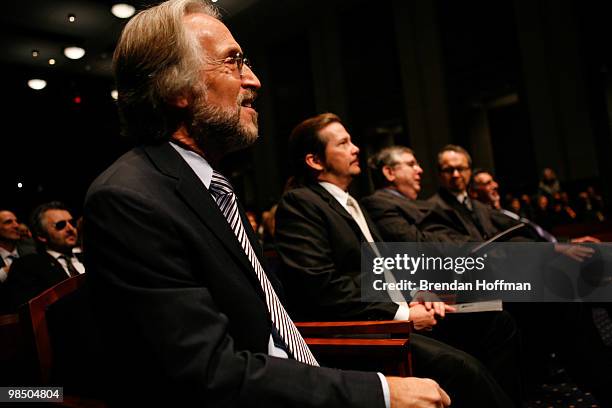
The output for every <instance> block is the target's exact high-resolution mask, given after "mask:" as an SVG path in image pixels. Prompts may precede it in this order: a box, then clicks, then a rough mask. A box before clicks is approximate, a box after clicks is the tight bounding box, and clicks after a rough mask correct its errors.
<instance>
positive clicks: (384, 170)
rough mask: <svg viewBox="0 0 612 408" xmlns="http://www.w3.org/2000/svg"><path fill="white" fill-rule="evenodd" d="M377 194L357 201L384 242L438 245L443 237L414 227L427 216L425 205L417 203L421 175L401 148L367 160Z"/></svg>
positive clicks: (412, 157)
mask: <svg viewBox="0 0 612 408" xmlns="http://www.w3.org/2000/svg"><path fill="white" fill-rule="evenodd" d="M368 163H369V166H370V168H371V170H372V178H373V179H374V184H375V185H376V187H377V190H376V191H375V192H374V194H372V195H370V196H368V197H365V198H364V199H363V200H361V204H362V205H363V206H364V207H365V209H366V210H367V212H368V214H370V216H371V217H372V219H373V220H374V222H375V223H376V226H377V227H378V229H379V230H380V233H381V235H382V238H383V239H384V240H385V241H390V242H392V241H399V242H402V241H404V242H420V241H440V240H444V238H445V237H444V236H438V235H437V234H435V233H423V232H421V231H420V230H419V229H418V228H417V227H416V225H415V224H416V223H417V222H418V221H419V220H420V219H421V218H422V217H423V215H424V213H425V212H427V209H428V206H427V203H425V202H423V201H417V196H418V194H419V192H420V191H421V174H422V173H423V169H421V166H419V163H418V162H417V160H416V158H415V157H414V152H413V151H412V150H411V149H409V148H407V147H404V146H391V147H387V148H384V149H382V150H381V151H380V152H379V153H377V154H376V155H374V156H373V157H372V158H371V159H370V160H369V162H368Z"/></svg>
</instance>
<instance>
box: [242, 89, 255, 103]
mask: <svg viewBox="0 0 612 408" xmlns="http://www.w3.org/2000/svg"><path fill="white" fill-rule="evenodd" d="M257 96H258V95H257V91H255V90H253V89H247V90H246V91H245V92H244V93H243V94H241V95H238V104H239V105H242V103H243V102H244V101H248V102H251V103H253V102H255V100H256V99H257Z"/></svg>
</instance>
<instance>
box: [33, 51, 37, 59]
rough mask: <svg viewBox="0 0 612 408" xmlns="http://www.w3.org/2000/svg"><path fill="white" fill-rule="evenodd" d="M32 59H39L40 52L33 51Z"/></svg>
mask: <svg viewBox="0 0 612 408" xmlns="http://www.w3.org/2000/svg"><path fill="white" fill-rule="evenodd" d="M32 57H34V58H36V57H38V50H32Z"/></svg>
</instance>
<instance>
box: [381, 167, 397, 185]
mask: <svg viewBox="0 0 612 408" xmlns="http://www.w3.org/2000/svg"><path fill="white" fill-rule="evenodd" d="M382 172H383V174H384V176H385V178H386V179H387V181H389V182H391V183H393V182H394V181H395V172H394V171H393V169H392V168H391V166H383V168H382Z"/></svg>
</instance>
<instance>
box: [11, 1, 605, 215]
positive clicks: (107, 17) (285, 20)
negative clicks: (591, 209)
mask: <svg viewBox="0 0 612 408" xmlns="http://www.w3.org/2000/svg"><path fill="white" fill-rule="evenodd" d="M5 4H6V6H5V7H6V9H5V11H4V12H3V15H2V17H0V31H1V32H2V37H1V41H0V46H1V47H2V48H1V49H2V50H4V52H3V54H2V56H1V57H0V63H1V64H2V73H3V76H2V78H3V82H4V83H3V88H4V92H5V97H4V102H3V104H2V106H3V108H2V129H3V132H2V136H1V142H0V146H1V154H0V191H1V196H0V207H8V208H10V209H13V210H14V211H16V212H17V214H18V215H19V216H21V217H25V216H27V214H28V213H29V211H30V210H31V209H32V208H33V206H35V205H37V204H39V203H41V202H44V201H48V200H52V199H59V200H62V201H65V202H66V203H67V204H68V205H69V206H70V208H71V209H72V210H73V211H74V212H75V213H76V214H77V215H79V214H80V211H81V206H82V201H83V198H84V195H85V192H86V189H87V187H88V185H89V184H90V183H91V181H92V180H93V179H94V178H95V177H96V176H97V175H98V174H99V173H100V172H101V171H103V170H104V169H105V168H106V167H107V166H108V165H109V164H110V163H112V162H113V161H114V160H115V159H116V158H117V157H118V156H119V155H120V154H121V153H123V152H124V151H126V150H127V149H128V148H129V143H128V142H127V141H126V140H125V139H123V138H122V137H121V136H120V131H119V125H118V119H117V113H116V109H115V102H114V100H113V99H112V98H111V96H110V92H111V90H112V89H113V80H112V74H111V67H110V60H111V57H112V52H113V48H114V44H115V42H116V40H117V37H118V35H119V33H120V30H121V28H122V26H123V24H124V21H122V20H119V19H117V18H115V17H114V16H112V15H111V14H110V6H111V4H112V3H111V2H109V1H102V0H99V1H91V0H89V1H86V0H81V1H78V2H77V1H69V0H59V1H52V2H51V1H42V0H30V1H19V2H13V3H5ZM217 4H218V5H219V6H220V7H221V8H222V9H223V10H224V12H225V13H224V14H225V16H226V17H225V21H226V23H227V24H228V26H229V27H230V29H231V30H232V32H233V33H234V35H235V37H236V39H237V40H238V42H239V43H240V44H241V45H242V47H243V49H244V50H245V52H246V53H247V54H248V55H249V57H250V58H251V59H252V60H253V62H254V64H255V73H256V74H257V75H258V76H259V77H260V80H261V81H262V83H263V88H262V91H261V94H260V98H259V100H258V110H259V112H260V134H261V140H260V141H259V142H258V143H257V144H256V145H255V146H254V147H252V148H250V149H248V150H246V151H243V152H240V153H237V154H235V155H233V156H231V157H229V158H228V159H227V160H226V161H225V163H224V168H225V172H226V173H227V174H229V175H230V177H231V178H232V180H233V182H234V184H235V185H236V187H237V189H238V190H239V192H240V194H241V196H242V199H243V202H245V203H246V204H247V205H248V206H249V207H253V208H256V209H265V208H267V207H269V206H270V205H271V204H273V203H274V202H275V201H276V200H277V199H278V198H279V196H280V194H281V192H282V188H283V185H284V182H285V179H286V177H287V167H288V163H287V159H286V139H287V136H288V134H289V132H290V131H291V129H292V128H293V126H295V125H296V124H297V123H298V122H300V121H301V120H303V119H305V118H306V117H309V116H312V115H314V114H317V113H320V112H325V111H332V112H335V113H337V114H339V115H340V116H341V117H342V118H343V119H344V121H345V122H346V125H347V127H348V129H349V131H350V132H351V134H352V136H353V138H354V139H355V141H356V143H357V144H358V145H359V147H360V148H361V152H362V154H361V155H362V159H363V162H364V165H363V166H362V168H365V167H366V166H365V158H366V156H367V155H368V154H370V153H373V152H374V151H376V150H377V149H378V148H380V147H381V146H385V145H388V144H390V143H400V144H405V145H408V146H411V147H413V148H414V149H415V151H416V155H417V158H418V159H419V161H420V162H421V163H422V166H423V168H424V169H425V172H426V173H425V177H424V192H423V194H422V197H423V198H425V197H426V196H428V195H429V194H431V193H433V191H434V188H435V160H436V157H435V154H436V152H437V150H438V149H439V148H440V147H442V146H443V145H444V144H447V143H457V144H461V145H462V146H464V147H466V148H467V149H468V150H469V151H470V152H471V153H472V155H473V158H474V165H475V166H477V167H486V168H490V169H492V170H494V171H495V173H496V175H497V177H498V179H499V181H500V184H501V186H502V190H503V192H519V191H525V192H528V193H533V192H535V189H536V187H537V182H538V178H539V173H540V171H541V170H542V168H543V167H546V166H550V167H552V168H554V169H555V170H556V171H557V174H558V175H559V177H560V179H561V181H562V183H563V185H564V187H565V188H566V189H567V190H569V191H570V192H577V191H579V190H581V189H583V188H585V187H586V186H587V185H594V186H596V188H597V189H598V190H599V191H601V192H602V193H603V194H604V197H605V199H606V200H607V202H608V203H609V202H610V198H611V193H612V192H611V188H612V187H611V186H612V183H611V182H610V178H611V176H612V170H611V166H612V164H611V160H610V158H609V156H610V153H611V152H612V149H611V145H612V138H611V132H610V125H611V123H612V121H611V117H612V115H611V114H610V113H611V111H612V107H611V106H612V104H611V102H612V78H611V77H610V72H609V69H610V67H611V63H612V55H611V53H612V52H611V49H612V48H611V47H610V39H611V38H612V35H611V34H612V33H611V31H612V29H611V27H612V25H611V24H610V21H609V18H610V17H609V16H610V13H609V11H610V10H609V7H608V6H607V5H606V2H595V1H577V0H559V1H553V0H549V1H543V0H534V1H529V0H496V1H493V2H492V1H484V0H462V1H452V0H436V1H432V0H416V1H413V0H380V1H376V2H372V1H369V2H368V1H361V0H352V1H348V0H345V1H343V0H326V1H323V0H318V1H312V0H310V1H306V0H290V1H288V0H284V1H282V2H279V1H274V0H250V1H239V0H219V2H218V3H217ZM135 5H136V6H137V8H142V7H143V6H145V5H146V2H145V3H143V2H141V3H138V4H135ZM70 13H72V14H75V15H76V18H77V20H76V21H75V22H74V23H69V22H68V20H67V16H68V14H70ZM70 44H80V45H82V46H84V48H85V49H86V52H87V53H86V56H85V57H84V58H83V59H82V60H78V61H71V60H68V59H67V58H65V57H64V56H63V55H62V54H61V50H62V47H64V46H66V45H70ZM33 49H36V50H39V57H38V58H33V57H32V50H33ZM49 58H55V59H56V60H57V64H56V65H55V66H49V65H48V63H47V60H48V59H49ZM33 77H37V78H43V79H45V80H46V81H47V83H48V85H47V87H46V88H45V89H43V90H40V91H34V90H31V89H29V88H28V87H27V84H26V83H27V80H28V79H30V78H33ZM76 97H79V98H80V103H76V102H75V98H76ZM18 182H21V183H23V187H22V188H18V187H17V183H18ZM354 184H355V186H354V189H355V194H357V195H363V194H367V193H369V192H370V191H371V189H372V185H371V183H370V181H369V179H368V177H367V172H364V176H363V177H361V178H360V179H359V180H358V181H357V182H356V183H354Z"/></svg>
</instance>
